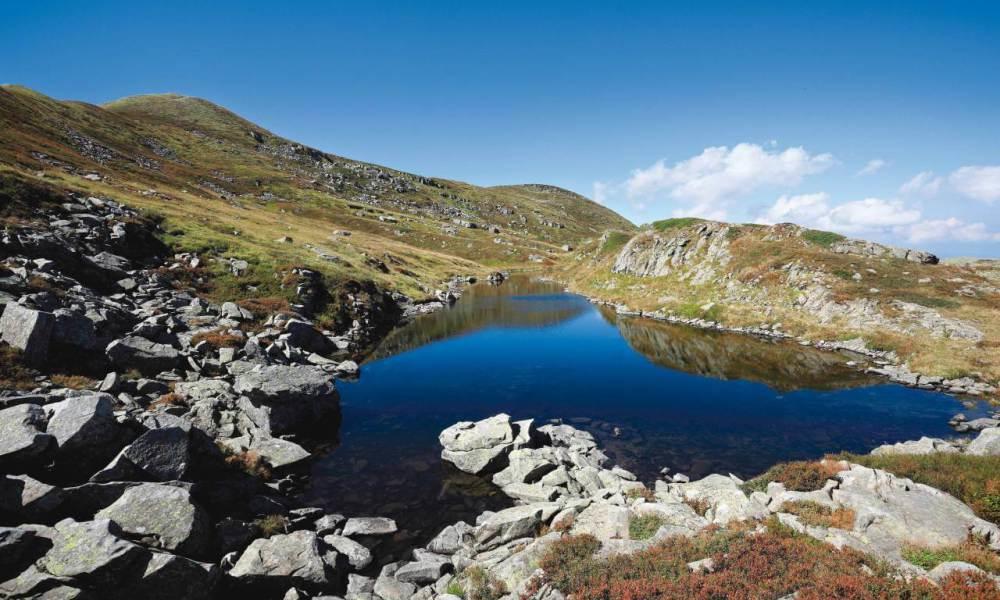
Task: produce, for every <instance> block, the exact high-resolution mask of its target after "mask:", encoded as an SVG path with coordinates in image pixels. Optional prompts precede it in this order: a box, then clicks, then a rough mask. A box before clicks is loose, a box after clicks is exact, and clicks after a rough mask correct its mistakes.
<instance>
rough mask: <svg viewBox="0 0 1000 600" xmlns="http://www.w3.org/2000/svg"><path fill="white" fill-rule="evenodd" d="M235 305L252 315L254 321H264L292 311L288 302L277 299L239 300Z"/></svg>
mask: <svg viewBox="0 0 1000 600" xmlns="http://www.w3.org/2000/svg"><path fill="white" fill-rule="evenodd" d="M237 304H238V305H240V306H241V307H242V308H245V309H247V310H249V311H250V312H251V313H253V316H254V318H255V319H266V318H267V317H269V316H271V315H273V314H276V313H287V312H291V310H292V307H291V305H289V303H288V300H286V299H285V298H278V297H267V298H247V299H246V300H240V301H239V302H237Z"/></svg>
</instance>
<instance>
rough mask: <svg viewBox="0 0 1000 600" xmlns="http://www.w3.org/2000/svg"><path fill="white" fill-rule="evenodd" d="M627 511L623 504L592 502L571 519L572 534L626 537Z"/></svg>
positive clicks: (602, 537) (627, 535) (601, 538)
mask: <svg viewBox="0 0 1000 600" xmlns="http://www.w3.org/2000/svg"><path fill="white" fill-rule="evenodd" d="M628 524H629V512H628V509H627V508H625V507H624V506H616V505H614V504H606V503H603V502H600V503H594V504H591V505H590V506H588V507H587V508H585V509H583V512H581V513H580V514H579V515H577V517H576V519H575V520H574V521H573V528H572V532H573V534H574V535H580V534H585V533H586V534H590V535H592V536H594V537H596V538H597V539H598V540H602V541H604V540H612V539H628V537H629V531H628V530H629V527H628Z"/></svg>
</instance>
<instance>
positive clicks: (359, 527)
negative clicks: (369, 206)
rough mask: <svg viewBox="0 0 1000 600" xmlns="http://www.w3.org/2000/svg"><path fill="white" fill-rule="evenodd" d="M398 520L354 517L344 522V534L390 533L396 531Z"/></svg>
mask: <svg viewBox="0 0 1000 600" xmlns="http://www.w3.org/2000/svg"><path fill="white" fill-rule="evenodd" d="M396 530H397V527H396V522H395V521H393V520H392V519H387V518H385V517H352V518H350V519H347V522H346V523H344V531H343V534H344V535H388V534H390V533H396Z"/></svg>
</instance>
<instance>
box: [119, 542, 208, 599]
mask: <svg viewBox="0 0 1000 600" xmlns="http://www.w3.org/2000/svg"><path fill="white" fill-rule="evenodd" d="M219 575H220V573H219V568H218V567H217V566H215V565H214V564H208V563H201V562H196V561H193V560H190V559H188V558H184V557H183V556H176V555H173V554H167V553H166V552H151V553H150V558H149V562H147V563H146V565H145V568H144V569H143V571H142V573H141V575H140V576H139V579H138V580H137V581H133V582H131V583H126V584H123V585H122V586H121V588H120V590H117V592H118V593H117V594H116V596H117V597H119V598H142V599H143V600H178V599H180V598H183V599H184V600H207V599H208V598H213V597H215V596H214V591H215V587H216V585H217V584H218V581H219Z"/></svg>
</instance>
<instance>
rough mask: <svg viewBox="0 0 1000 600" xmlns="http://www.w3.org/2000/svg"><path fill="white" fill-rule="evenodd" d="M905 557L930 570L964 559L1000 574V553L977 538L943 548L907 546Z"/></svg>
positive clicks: (985, 569)
mask: <svg viewBox="0 0 1000 600" xmlns="http://www.w3.org/2000/svg"><path fill="white" fill-rule="evenodd" d="M903 558H904V559H906V560H907V561H908V562H910V563H913V564H915V565H917V566H918V567H920V568H922V569H927V570H928V571H929V570H931V569H933V568H934V567H936V566H938V565H939V564H941V563H944V562H953V561H962V562H967V563H969V564H973V565H976V566H977V567H979V568H980V569H982V570H984V571H986V572H988V573H993V574H994V575H998V574H1000V555H997V553H996V552H993V551H992V550H990V548H989V546H987V545H985V544H982V543H979V542H977V541H975V540H970V541H968V542H965V543H964V544H962V545H960V546H948V547H943V548H941V547H937V548H928V547H924V546H907V547H905V548H903Z"/></svg>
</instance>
